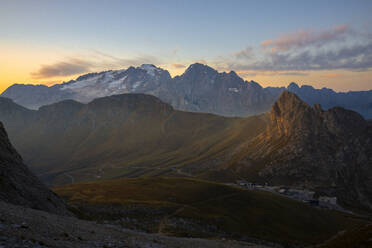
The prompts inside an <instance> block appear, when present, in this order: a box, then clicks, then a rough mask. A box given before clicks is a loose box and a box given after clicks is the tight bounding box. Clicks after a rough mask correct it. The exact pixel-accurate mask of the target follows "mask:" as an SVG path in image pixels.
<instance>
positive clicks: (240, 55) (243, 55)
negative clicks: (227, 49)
mask: <svg viewBox="0 0 372 248" xmlns="http://www.w3.org/2000/svg"><path fill="white" fill-rule="evenodd" d="M233 56H234V57H235V58H237V59H252V58H254V57H255V52H254V50H253V48H252V47H247V48H246V49H244V50H241V51H239V52H235V53H233Z"/></svg>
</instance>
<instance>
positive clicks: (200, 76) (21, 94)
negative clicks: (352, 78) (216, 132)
mask: <svg viewBox="0 0 372 248" xmlns="http://www.w3.org/2000/svg"><path fill="white" fill-rule="evenodd" d="M284 90H289V91H291V92H294V93H295V94H297V95H298V96H299V97H300V98H301V99H303V100H304V101H305V102H307V103H308V104H310V105H313V104H321V105H322V106H323V108H325V109H328V108H331V107H334V106H342V107H345V108H348V109H352V110H354V111H357V112H359V113H360V114H362V115H363V116H364V117H365V118H367V119H368V118H372V105H371V104H372V90H370V91H355V92H345V93H343V92H340V93H337V92H335V91H333V90H331V89H326V88H323V89H314V88H313V87H311V86H307V85H304V86H302V87H299V86H298V85H297V84H295V83H291V84H290V85H289V86H288V87H287V88H285V87H277V88H275V87H267V88H263V87H261V86H260V85H259V84H258V83H256V82H254V81H250V82H248V81H245V80H243V79H242V78H240V77H239V76H238V75H237V74H236V73H235V72H234V71H231V72H229V73H225V72H223V73H219V72H218V71H216V70H214V69H213V68H211V67H209V66H206V65H203V64H199V63H195V64H192V65H190V66H189V67H188V68H187V70H186V71H185V72H184V73H183V74H182V75H180V76H176V77H174V78H172V77H171V76H170V75H169V72H168V71H166V70H163V69H161V68H158V67H156V66H154V65H146V64H145V65H142V66H139V67H136V68H135V67H129V68H128V69H126V70H110V71H104V72H99V73H89V74H86V75H82V76H80V77H78V78H77V79H76V80H71V81H69V82H66V83H63V84H56V85H53V86H51V87H47V86H44V85H23V84H14V85H12V86H10V87H9V88H8V89H6V90H5V91H4V92H3V93H2V94H1V96H2V97H7V98H10V99H13V100H14V101H15V102H16V103H18V104H20V105H22V106H25V107H27V108H31V109H38V108H39V107H40V106H43V105H48V104H52V103H55V102H59V101H62V100H66V99H73V100H76V101H79V102H82V103H88V102H90V101H92V100H93V99H95V98H98V97H104V96H110V95H115V94H123V93H144V94H150V95H154V96H156V97H158V98H160V99H161V100H162V101H164V102H166V103H169V104H171V105H172V106H173V107H174V108H175V109H178V110H185V111H193V112H207V113H213V114H218V115H223V116H240V117H246V116H252V115H256V114H260V113H264V112H267V111H269V110H270V108H271V105H272V104H273V103H274V102H275V101H276V99H277V98H278V97H279V95H280V94H281V92H283V91H284Z"/></svg>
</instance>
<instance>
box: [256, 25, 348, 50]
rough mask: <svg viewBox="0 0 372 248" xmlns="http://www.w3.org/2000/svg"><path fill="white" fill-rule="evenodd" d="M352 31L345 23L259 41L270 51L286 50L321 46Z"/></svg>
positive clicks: (342, 37) (340, 38)
mask: <svg viewBox="0 0 372 248" xmlns="http://www.w3.org/2000/svg"><path fill="white" fill-rule="evenodd" d="M350 33H352V30H351V29H350V28H349V26H347V25H340V26H335V27H332V28H329V29H326V30H322V31H314V30H312V29H308V30H298V31H296V32H293V33H289V34H282V35H280V36H279V37H278V38H276V39H273V40H265V41H262V42H261V46H262V48H263V49H264V50H266V51H270V52H278V51H288V50H290V49H296V48H303V47H308V46H322V45H324V44H326V43H328V42H330V41H335V40H342V39H344V38H345V35H346V34H350Z"/></svg>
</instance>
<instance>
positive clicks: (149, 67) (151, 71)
mask: <svg viewBox="0 0 372 248" xmlns="http://www.w3.org/2000/svg"><path fill="white" fill-rule="evenodd" d="M140 68H141V69H142V70H145V71H146V72H147V73H148V74H149V75H151V76H155V71H159V69H158V68H156V67H155V66H154V65H148V64H143V65H141V67H140Z"/></svg>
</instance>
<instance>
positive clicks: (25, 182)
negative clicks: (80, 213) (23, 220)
mask: <svg viewBox="0 0 372 248" xmlns="http://www.w3.org/2000/svg"><path fill="white" fill-rule="evenodd" d="M0 200H1V201H4V202H7V203H12V204H16V205H22V206H25V207H30V208H35V209H39V210H44V211H48V212H51V213H55V214H60V215H69V213H68V211H67V210H66V208H65V205H64V202H63V201H62V200H61V199H60V198H59V197H58V196H57V195H56V194H55V193H53V192H52V191H51V190H49V189H47V188H46V187H45V186H44V185H43V184H42V183H41V182H40V181H39V180H38V178H37V177H36V176H34V175H33V174H32V173H31V172H30V171H29V170H28V168H27V167H26V166H25V165H24V164H23V161H22V158H21V156H20V155H19V154H18V153H17V151H16V150H15V149H14V148H13V147H12V145H11V144H10V142H9V139H8V136H7V133H6V132H5V129H4V127H3V124H2V123H0Z"/></svg>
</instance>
